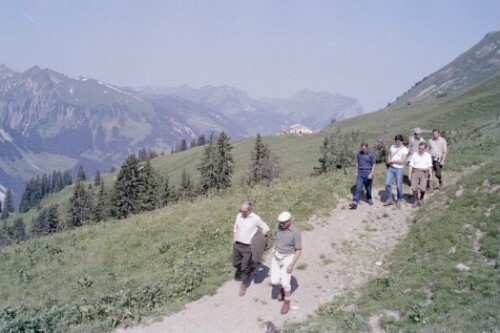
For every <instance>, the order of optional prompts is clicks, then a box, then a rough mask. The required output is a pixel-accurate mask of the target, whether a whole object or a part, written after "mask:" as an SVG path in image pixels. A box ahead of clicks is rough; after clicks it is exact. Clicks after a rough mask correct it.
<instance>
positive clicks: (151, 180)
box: [140, 160, 158, 211]
mask: <svg viewBox="0 0 500 333" xmlns="http://www.w3.org/2000/svg"><path fill="white" fill-rule="evenodd" d="M140 175H141V177H142V181H143V184H144V187H143V193H142V195H141V197H142V205H141V206H142V208H141V210H146V211H150V210H154V209H156V208H157V207H158V181H157V176H156V173H155V172H154V170H153V167H152V166H151V162H150V160H147V162H146V165H145V166H144V168H142V169H141V174H140Z"/></svg>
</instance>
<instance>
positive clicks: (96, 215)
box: [93, 179, 109, 222]
mask: <svg viewBox="0 0 500 333" xmlns="http://www.w3.org/2000/svg"><path fill="white" fill-rule="evenodd" d="M108 216H109V205H108V196H107V193H106V187H105V186H104V180H103V179H101V183H100V184H99V192H98V193H97V198H96V201H95V206H94V210H93V219H94V221H96V222H100V221H103V220H105V219H106V218H107V217H108Z"/></svg>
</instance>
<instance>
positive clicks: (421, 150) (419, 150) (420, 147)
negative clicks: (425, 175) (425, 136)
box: [418, 142, 427, 155]
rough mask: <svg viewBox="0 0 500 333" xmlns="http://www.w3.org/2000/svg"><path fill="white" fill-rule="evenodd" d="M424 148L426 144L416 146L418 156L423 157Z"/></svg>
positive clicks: (421, 143)
mask: <svg viewBox="0 0 500 333" xmlns="http://www.w3.org/2000/svg"><path fill="white" fill-rule="evenodd" d="M425 148H427V144H426V143H425V142H420V143H419V144H418V154H419V155H423V154H424V153H425Z"/></svg>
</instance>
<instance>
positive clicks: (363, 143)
mask: <svg viewBox="0 0 500 333" xmlns="http://www.w3.org/2000/svg"><path fill="white" fill-rule="evenodd" d="M360 147H366V148H368V143H367V142H362V143H361V145H360Z"/></svg>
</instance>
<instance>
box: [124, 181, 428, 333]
mask: <svg viewBox="0 0 500 333" xmlns="http://www.w3.org/2000/svg"><path fill="white" fill-rule="evenodd" d="M405 190H407V189H405ZM383 193H384V190H383V189H375V188H374V189H373V195H374V205H373V206H369V205H368V204H367V203H366V202H365V201H363V200H362V201H361V202H360V204H359V205H358V208H357V209H356V210H350V209H348V204H349V203H350V202H351V197H350V196H349V197H347V198H339V199H338V201H339V204H338V205H337V207H336V208H335V209H334V210H333V211H332V212H331V214H330V216H329V217H328V218H323V219H322V220H319V219H315V218H313V219H312V220H311V221H309V222H310V223H311V224H312V225H313V226H314V228H313V230H311V231H303V232H302V243H303V244H302V246H303V251H302V256H301V258H300V260H299V261H298V263H297V264H296V267H295V269H294V272H293V277H292V287H293V289H292V290H293V293H292V297H291V309H290V311H289V312H288V314H286V315H281V314H280V308H281V302H280V301H278V299H277V294H278V292H277V290H276V289H275V288H272V286H271V284H270V282H269V276H268V275H269V267H270V263H271V257H270V255H269V254H265V258H264V263H263V265H262V266H261V267H260V270H256V271H254V272H253V273H252V281H251V284H250V286H249V288H248V289H247V293H246V295H245V296H243V297H240V296H239V295H238V292H239V286H240V282H239V281H235V280H231V281H228V282H226V283H224V284H223V285H222V286H221V287H220V288H219V289H218V290H217V292H216V294H214V295H210V296H205V297H203V298H201V299H199V300H197V301H194V302H192V303H189V304H186V306H185V307H184V309H182V310H181V311H179V312H177V313H174V314H172V315H170V316H167V317H165V318H164V319H163V321H161V322H154V323H151V324H150V325H148V326H141V325H139V326H135V327H130V328H127V329H123V328H121V329H118V330H116V331H115V332H116V333H198V332H199V333H201V332H203V333H220V332H238V333H260V332H276V331H277V328H279V327H281V326H282V325H283V324H284V323H285V322H286V321H290V322H300V321H303V320H305V319H307V318H308V316H310V315H314V314H315V312H316V311H317V309H318V307H319V306H320V305H321V304H323V303H325V302H328V301H331V300H333V299H335V298H336V297H337V296H339V295H344V294H346V292H348V291H349V290H352V289H356V288H357V287H359V286H360V285H363V284H365V283H366V282H368V281H369V280H371V279H373V278H374V277H376V276H378V275H379V274H380V273H382V272H383V270H384V266H385V263H384V260H385V258H386V256H387V255H388V254H389V253H390V252H391V251H392V250H393V249H394V247H395V246H396V244H397V243H398V242H399V241H400V240H401V239H403V238H404V237H405V236H406V234H407V233H408V231H409V230H410V226H411V223H412V222H411V220H412V215H413V213H414V212H415V211H416V210H418V209H425V207H423V208H417V209H415V208H412V207H411V203H410V202H408V200H407V201H405V202H404V203H403V204H402V205H401V207H400V208H398V207H396V206H395V205H394V206H388V207H384V206H383V202H381V201H380V197H381V196H383ZM405 198H406V196H405ZM426 199H428V198H426ZM257 213H258V211H257Z"/></svg>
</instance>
